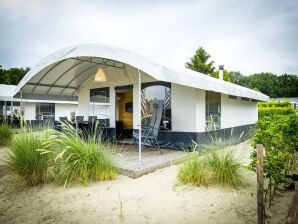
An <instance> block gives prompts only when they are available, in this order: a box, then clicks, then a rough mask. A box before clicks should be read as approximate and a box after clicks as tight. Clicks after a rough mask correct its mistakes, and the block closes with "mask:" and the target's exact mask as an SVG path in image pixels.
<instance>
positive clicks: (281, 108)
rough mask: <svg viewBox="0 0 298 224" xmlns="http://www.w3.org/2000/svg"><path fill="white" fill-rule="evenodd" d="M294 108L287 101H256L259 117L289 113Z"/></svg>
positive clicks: (293, 112) (292, 111)
mask: <svg viewBox="0 0 298 224" xmlns="http://www.w3.org/2000/svg"><path fill="white" fill-rule="evenodd" d="M291 114H295V110H294V109H293V108H292V107H291V103H290V102H289V101H286V100H285V101H270V102H261V103H258V115H259V119H262V118H263V117H271V116H274V115H291Z"/></svg>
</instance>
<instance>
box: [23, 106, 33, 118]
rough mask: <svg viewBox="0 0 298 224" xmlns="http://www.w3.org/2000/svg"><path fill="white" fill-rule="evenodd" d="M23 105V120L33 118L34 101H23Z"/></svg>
mask: <svg viewBox="0 0 298 224" xmlns="http://www.w3.org/2000/svg"><path fill="white" fill-rule="evenodd" d="M23 105H24V118H25V120H35V119H36V103H34V102H24V103H23Z"/></svg>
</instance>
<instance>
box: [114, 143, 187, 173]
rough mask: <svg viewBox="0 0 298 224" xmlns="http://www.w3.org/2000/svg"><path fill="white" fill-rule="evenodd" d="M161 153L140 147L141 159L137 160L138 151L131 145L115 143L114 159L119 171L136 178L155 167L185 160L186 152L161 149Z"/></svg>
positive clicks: (155, 168) (158, 167)
mask: <svg viewBox="0 0 298 224" xmlns="http://www.w3.org/2000/svg"><path fill="white" fill-rule="evenodd" d="M162 153H163V154H162V155H161V154H160V152H159V150H156V149H155V148H149V147H144V148H143V149H142V161H143V163H142V164H140V163H139V160H138V151H137V149H136V148H135V146H133V145H116V146H115V154H114V156H115V159H116V161H117V163H118V165H119V167H120V169H121V173H122V174H123V175H126V176H128V177H131V178H137V177H140V176H142V175H144V174H148V173H150V172H153V171H155V170H157V169H160V168H163V167H166V166H170V165H172V164H177V163H181V162H183V161H185V160H186V159H187V157H188V154H187V153H185V152H183V151H178V150H171V149H162Z"/></svg>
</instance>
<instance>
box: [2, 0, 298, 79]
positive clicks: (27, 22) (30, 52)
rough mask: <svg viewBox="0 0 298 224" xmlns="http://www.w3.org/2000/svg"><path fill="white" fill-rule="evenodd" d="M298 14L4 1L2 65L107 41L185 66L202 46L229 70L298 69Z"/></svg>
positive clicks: (155, 4) (255, 5)
mask: <svg viewBox="0 0 298 224" xmlns="http://www.w3.org/2000/svg"><path fill="white" fill-rule="evenodd" d="M297 12H298V3H297V2H296V1H291V0H286V1H282V2H279V4H276V2H275V1H270V0H267V1H258V0H253V1H235V0H226V1H207V0H203V1H170V0H168V1H157V0H154V1H145V0H143V1H128V0H123V1H80V0H77V1H70V0H67V1H66V0H64V1H63V0H62V1H61V0H60V1H58V0H53V1H38V0H30V1H28V0H26V1H25V0H23V1H21V0H4V1H1V3H0V27H1V35H0V64H2V65H3V66H4V67H11V66H30V67H32V66H34V64H35V63H37V62H38V61H39V60H41V59H42V58H43V57H45V56H46V55H48V54H50V53H51V52H53V51H55V50H57V49H60V48H63V47H66V46H70V45H74V44H81V43H102V44H110V45H115V46H119V47H122V48H126V49H129V50H132V51H135V52H137V53H139V54H142V55H144V56H146V57H148V58H149V59H151V60H153V61H155V62H158V63H161V64H165V65H168V66H170V67H173V68H178V69H182V68H183V67H184V63H185V62H186V61H187V60H188V59H189V57H191V56H192V55H193V54H194V52H195V50H196V49H197V48H198V47H199V46H203V47H204V48H205V49H206V50H207V51H208V52H209V53H210V54H211V56H212V59H213V60H214V61H215V62H216V63H217V64H224V65H225V67H226V68H227V69H228V70H237V71H241V72H243V73H244V74H250V73H254V72H261V71H271V72H276V73H278V74H282V73H285V72H287V73H296V74H297V73H298V70H297V68H298V60H297V58H298V44H297V41H296V39H297V36H298V13H297Z"/></svg>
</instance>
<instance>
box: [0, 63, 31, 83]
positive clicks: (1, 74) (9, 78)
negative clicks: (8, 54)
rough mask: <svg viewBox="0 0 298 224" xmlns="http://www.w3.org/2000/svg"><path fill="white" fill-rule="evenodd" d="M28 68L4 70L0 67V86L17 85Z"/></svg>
mask: <svg viewBox="0 0 298 224" xmlns="http://www.w3.org/2000/svg"><path fill="white" fill-rule="evenodd" d="M29 70H30V68H10V69H4V68H2V67H1V65H0V84H6V85H17V84H18V83H19V82H20V81H21V79H22V78H23V77H24V76H25V74H26V73H27V72H28V71H29Z"/></svg>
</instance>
